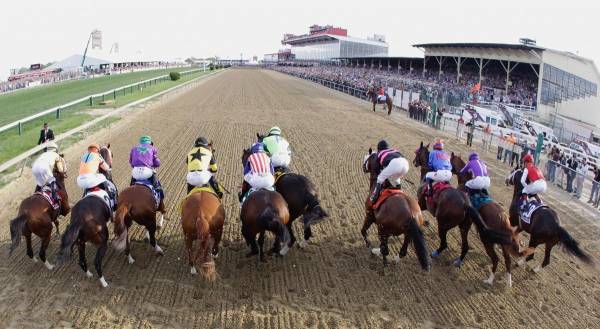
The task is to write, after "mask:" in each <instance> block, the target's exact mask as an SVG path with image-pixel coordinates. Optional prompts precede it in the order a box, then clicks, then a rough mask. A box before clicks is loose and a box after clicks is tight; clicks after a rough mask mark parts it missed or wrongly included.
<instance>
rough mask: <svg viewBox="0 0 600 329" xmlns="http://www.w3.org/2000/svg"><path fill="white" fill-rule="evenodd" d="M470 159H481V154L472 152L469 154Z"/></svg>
mask: <svg viewBox="0 0 600 329" xmlns="http://www.w3.org/2000/svg"><path fill="white" fill-rule="evenodd" d="M469 160H479V154H477V152H471V155H469Z"/></svg>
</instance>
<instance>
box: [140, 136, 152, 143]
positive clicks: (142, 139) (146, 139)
mask: <svg viewBox="0 0 600 329" xmlns="http://www.w3.org/2000/svg"><path fill="white" fill-rule="evenodd" d="M150 143H152V138H150V136H148V135H144V136H142V137H140V144H150Z"/></svg>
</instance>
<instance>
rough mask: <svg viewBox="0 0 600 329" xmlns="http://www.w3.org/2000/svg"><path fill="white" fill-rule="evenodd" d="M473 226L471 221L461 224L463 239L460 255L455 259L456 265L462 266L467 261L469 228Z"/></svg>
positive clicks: (461, 236)
mask: <svg viewBox="0 0 600 329" xmlns="http://www.w3.org/2000/svg"><path fill="white" fill-rule="evenodd" d="M470 228H471V223H468V224H466V225H461V226H460V238H461V240H462V243H461V248H460V257H459V258H457V259H455V260H454V266H456V267H461V266H462V264H463V263H464V261H465V257H466V256H467V253H468V252H469V229H470Z"/></svg>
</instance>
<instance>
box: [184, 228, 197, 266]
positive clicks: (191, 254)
mask: <svg viewBox="0 0 600 329" xmlns="http://www.w3.org/2000/svg"><path fill="white" fill-rule="evenodd" d="M185 249H186V250H187V253H188V265H190V273H192V274H198V272H197V271H196V268H195V267H194V241H193V240H192V239H191V238H190V237H188V236H187V234H186V235H185Z"/></svg>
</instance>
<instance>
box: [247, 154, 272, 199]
mask: <svg viewBox="0 0 600 329" xmlns="http://www.w3.org/2000/svg"><path fill="white" fill-rule="evenodd" d="M250 152H251V153H252V154H250V156H249V157H248V160H247V161H246V164H245V166H244V184H243V185H242V192H241V193H240V194H239V199H240V202H242V198H243V197H244V196H245V195H246V193H247V192H248V190H249V189H250V188H253V189H261V188H267V189H268V188H273V184H275V177H274V176H273V174H274V173H275V169H274V168H273V164H272V163H271V159H270V158H269V156H268V155H267V154H266V153H265V150H264V147H263V145H262V144H261V143H254V144H253V145H252V148H251V149H250Z"/></svg>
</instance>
